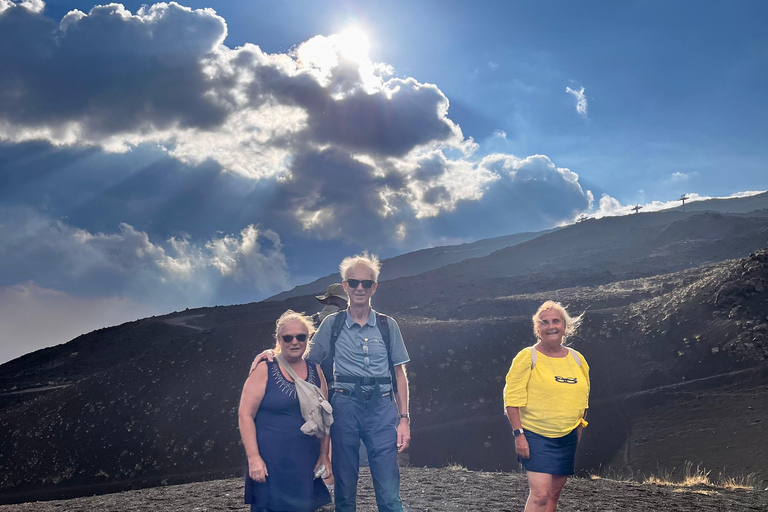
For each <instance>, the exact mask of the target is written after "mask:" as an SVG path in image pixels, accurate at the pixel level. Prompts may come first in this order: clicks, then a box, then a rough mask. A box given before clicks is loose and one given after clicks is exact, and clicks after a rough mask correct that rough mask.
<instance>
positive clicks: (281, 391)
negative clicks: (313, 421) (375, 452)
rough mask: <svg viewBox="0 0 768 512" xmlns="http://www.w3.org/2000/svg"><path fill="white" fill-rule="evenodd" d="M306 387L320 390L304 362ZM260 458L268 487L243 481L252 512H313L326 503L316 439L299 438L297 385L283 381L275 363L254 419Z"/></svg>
mask: <svg viewBox="0 0 768 512" xmlns="http://www.w3.org/2000/svg"><path fill="white" fill-rule="evenodd" d="M307 381H309V382H311V383H312V384H314V385H316V386H318V387H320V377H319V374H318V372H317V367H316V366H315V365H314V364H313V363H309V362H307ZM255 422H256V438H257V440H258V444H259V454H260V455H261V458H262V459H264V463H265V464H266V466H267V472H268V473H269V475H268V476H267V481H266V482H265V483H259V482H254V481H253V480H251V478H250V477H249V476H248V473H247V472H246V475H245V503H249V504H251V510H252V511H254V512H262V511H276V512H278V511H279V512H312V511H313V510H316V509H318V508H320V507H322V506H323V505H325V504H327V503H330V501H331V495H330V494H329V493H328V489H327V488H326V487H325V484H324V483H323V480H322V479H321V478H317V479H315V475H314V467H315V463H317V458H318V457H319V456H320V439H318V438H316V437H313V436H308V435H306V434H304V433H302V432H301V430H300V429H301V426H302V425H303V424H304V418H302V417H301V408H300V406H299V398H298V396H297V394H296V384H294V383H293V382H290V381H289V380H288V379H286V378H285V377H284V376H283V374H282V372H281V371H280V367H279V366H278V364H277V362H274V363H270V362H267V389H266V391H265V393H264V398H263V400H262V401H261V405H260V406H259V410H258V411H257V413H256V419H255Z"/></svg>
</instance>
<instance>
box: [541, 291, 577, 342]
mask: <svg viewBox="0 0 768 512" xmlns="http://www.w3.org/2000/svg"><path fill="white" fill-rule="evenodd" d="M545 311H557V312H558V313H559V314H560V316H561V317H562V318H563V322H565V334H564V335H563V344H565V340H566V339H567V338H568V336H570V335H571V334H573V333H574V332H576V329H578V327H579V326H580V325H581V321H582V320H583V319H584V313H582V314H580V315H579V316H576V317H572V316H571V315H569V314H568V311H566V310H565V308H564V307H563V305H562V304H560V303H559V302H555V301H553V300H548V301H546V302H545V303H544V304H542V305H541V306H539V309H537V310H536V313H534V314H533V317H532V318H531V320H533V335H534V336H536V338H538V337H539V331H538V329H537V328H536V327H538V324H539V317H540V316H541V314H542V313H543V312H545Z"/></svg>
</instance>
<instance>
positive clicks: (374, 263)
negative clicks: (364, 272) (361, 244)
mask: <svg viewBox="0 0 768 512" xmlns="http://www.w3.org/2000/svg"><path fill="white" fill-rule="evenodd" d="M358 265H365V266H366V267H368V268H370V269H371V272H372V273H373V280H374V281H377V282H378V280H379V272H381V262H380V261H379V257H378V256H376V255H375V254H368V251H363V253H362V254H356V255H354V256H348V257H346V258H344V260H343V261H342V262H341V265H339V273H340V274H341V279H342V281H346V280H347V272H348V271H349V270H350V269H353V268H355V267H357V266H358Z"/></svg>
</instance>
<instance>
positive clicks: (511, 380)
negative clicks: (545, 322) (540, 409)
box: [504, 348, 531, 407]
mask: <svg viewBox="0 0 768 512" xmlns="http://www.w3.org/2000/svg"><path fill="white" fill-rule="evenodd" d="M530 377H531V350H530V349H529V348H524V349H523V350H521V351H520V352H518V353H517V355H516V356H515V359H513V360H512V365H511V366H510V367H509V371H508V372H507V378H506V384H505V385H504V407H525V406H526V405H528V380H529V379H530Z"/></svg>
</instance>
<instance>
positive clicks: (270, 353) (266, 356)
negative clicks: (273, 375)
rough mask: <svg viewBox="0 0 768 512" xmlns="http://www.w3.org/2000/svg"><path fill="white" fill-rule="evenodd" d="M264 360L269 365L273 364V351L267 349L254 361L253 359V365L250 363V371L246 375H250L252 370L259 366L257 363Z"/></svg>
mask: <svg viewBox="0 0 768 512" xmlns="http://www.w3.org/2000/svg"><path fill="white" fill-rule="evenodd" d="M265 359H266V360H267V361H269V362H270V363H271V362H273V361H274V360H275V351H274V350H272V349H271V348H268V349H267V350H265V351H264V352H262V353H261V354H259V355H257V356H256V359H254V360H253V363H251V370H250V371H249V372H248V375H250V374H252V373H253V370H255V369H256V367H257V366H259V363H260V362H262V361H263V360H265Z"/></svg>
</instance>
